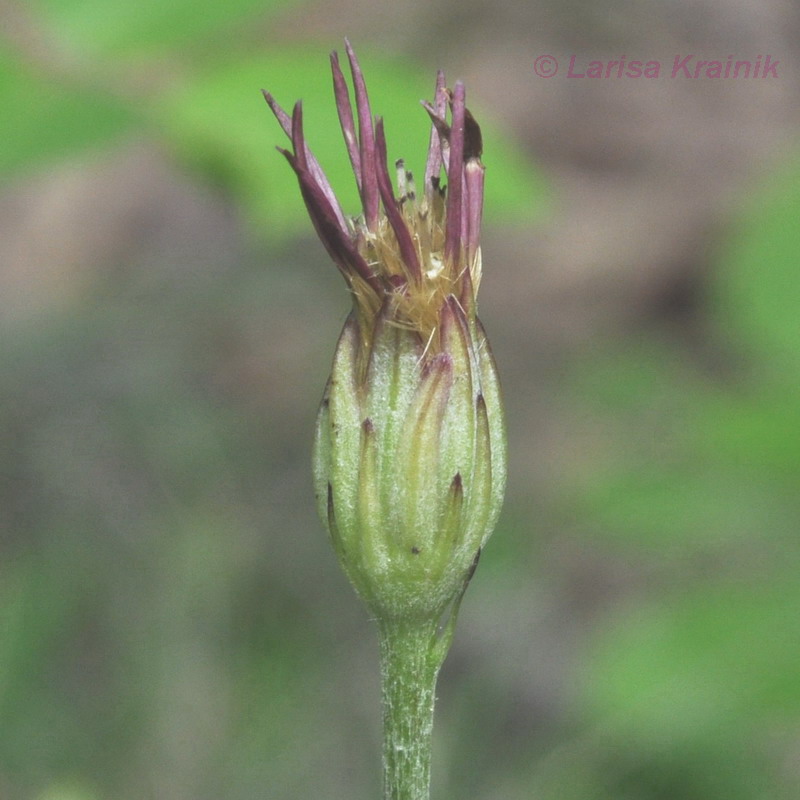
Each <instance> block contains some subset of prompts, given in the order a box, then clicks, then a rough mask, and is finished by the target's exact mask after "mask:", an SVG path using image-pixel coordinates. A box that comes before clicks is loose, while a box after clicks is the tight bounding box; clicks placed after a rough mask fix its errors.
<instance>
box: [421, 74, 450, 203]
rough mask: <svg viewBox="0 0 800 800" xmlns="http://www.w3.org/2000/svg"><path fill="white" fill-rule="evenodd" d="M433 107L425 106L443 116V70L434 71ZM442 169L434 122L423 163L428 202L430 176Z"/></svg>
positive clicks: (444, 95) (445, 100) (437, 115)
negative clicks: (426, 155) (426, 158)
mask: <svg viewBox="0 0 800 800" xmlns="http://www.w3.org/2000/svg"><path fill="white" fill-rule="evenodd" d="M433 103H434V105H433V107H431V106H429V105H428V106H427V108H429V109H430V110H429V111H428V113H432V116H434V117H444V113H445V111H446V109H447V92H446V91H445V79H444V72H442V70H439V71H438V72H437V73H436V88H435V89H434V91H433ZM441 171H442V145H441V134H440V133H439V131H438V129H437V127H436V123H435V122H434V124H433V125H432V126H431V137H430V143H429V144H428V160H427V162H426V164H425V184H424V185H425V196H426V197H427V198H428V202H429V203H430V199H431V196H432V195H433V184H432V183H431V178H438V177H439V173H440V172H441Z"/></svg>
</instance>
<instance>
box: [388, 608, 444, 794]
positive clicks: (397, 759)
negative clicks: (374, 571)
mask: <svg viewBox="0 0 800 800" xmlns="http://www.w3.org/2000/svg"><path fill="white" fill-rule="evenodd" d="M436 629H437V623H436V621H435V620H426V619H422V620H420V619H392V620H382V621H379V631H380V646H381V684H382V701H383V797H384V800H429V798H430V776H431V734H432V731H433V706H434V700H435V689H436V677H437V675H438V674H439V668H440V667H441V665H442V662H443V661H444V652H442V651H443V649H444V648H442V647H441V646H440V644H441V643H439V642H438V641H437V636H436Z"/></svg>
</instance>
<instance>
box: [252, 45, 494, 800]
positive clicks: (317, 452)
mask: <svg viewBox="0 0 800 800" xmlns="http://www.w3.org/2000/svg"><path fill="white" fill-rule="evenodd" d="M346 49H347V59H348V62H349V66H350V73H351V78H352V84H353V89H354V94H355V111H354V108H353V105H352V104H351V101H350V91H349V89H348V85H347V81H346V79H345V76H344V73H343V72H342V69H341V66H340V63H339V58H338V55H337V54H336V53H333V54H332V55H331V69H332V73H333V87H334V95H335V98H336V107H337V111H338V115H339V122H340V124H341V128H342V132H343V134H344V140H345V146H346V148H347V153H348V156H349V159H350V163H351V165H352V168H353V175H354V177H355V181H356V185H357V187H358V192H359V196H360V198H361V205H362V210H361V213H360V214H359V215H358V216H355V217H350V216H347V215H345V214H344V212H343V211H342V209H341V206H340V205H339V202H338V200H337V198H336V195H335V193H334V192H333V189H332V188H331V186H330V183H329V182H328V180H327V178H326V177H325V174H324V172H323V170H322V168H321V166H320V165H319V163H318V162H317V160H316V158H315V157H314V155H313V153H312V152H311V150H310V149H309V147H308V145H307V143H306V139H305V132H304V129H303V113H302V106H301V104H300V103H299V102H298V103H297V104H296V105H295V107H294V109H293V112H292V114H291V116H290V115H289V114H287V113H286V112H285V111H284V110H283V109H282V108H281V107H280V106H279V105H278V104H277V103H276V102H275V100H274V98H273V97H272V96H271V95H270V94H268V93H265V98H266V100H267V103H268V104H269V106H270V108H271V109H272V111H273V113H274V114H275V116H276V118H277V119H278V122H279V123H280V125H281V127H282V128H283V130H284V132H285V133H286V135H287V136H288V138H289V139H290V141H291V143H292V150H291V151H289V150H284V149H281V148H278V149H279V150H280V152H282V153H283V155H284V156H285V157H286V159H287V161H288V162H289V164H290V166H291V167H292V169H293V170H294V171H295V174H296V175H297V178H298V183H299V186H300V193H301V195H302V197H303V200H304V202H305V205H306V208H307V209H308V213H309V217H310V218H311V222H312V224H313V225H314V228H315V229H316V231H317V234H318V235H319V237H320V239H321V241H322V243H323V245H324V246H325V248H326V250H327V251H328V254H329V255H330V257H331V259H332V260H333V261H334V263H335V264H336V266H337V267H338V268H339V271H340V272H341V273H342V275H343V277H344V279H345V282H346V284H347V286H348V289H349V291H350V294H351V298H352V311H351V313H350V316H349V317H348V319H347V321H346V322H345V325H344V329H343V330H342V334H341V336H340V338H339V343H338V345H337V347H336V352H335V355H334V360H333V366H332V369H331V375H330V378H329V379H328V384H327V386H326V388H325V393H324V395H323V399H322V404H321V406H320V410H319V415H318V418H317V428H316V437H315V444H314V459H313V461H314V484H315V493H316V498H317V507H318V510H319V514H320V517H321V518H322V520H323V522H324V524H325V526H326V528H327V530H328V533H329V535H330V539H331V543H332V544H333V547H334V550H335V552H336V554H337V556H338V558H339V561H340V562H341V564H342V567H343V569H344V571H345V572H346V574H347V576H348V577H349V579H350V581H351V582H352V584H353V586H354V587H355V589H356V591H357V592H358V594H359V595H360V596H361V598H362V599H363V600H364V602H365V603H366V604H367V606H368V607H369V609H370V610H371V612H372V614H373V615H374V617H375V619H376V621H377V623H378V630H379V636H380V644H381V673H382V685H383V690H382V697H383V709H384V712H383V720H384V750H383V758H384V798H385V800H427V798H428V797H429V788H428V787H429V783H430V744H431V731H432V726H433V707H434V690H435V684H436V676H437V674H438V672H439V668H440V667H441V664H442V662H443V661H444V658H445V656H446V654H447V650H448V648H449V645H450V641H451V639H452V634H453V628H454V626H455V620H456V616H457V612H458V607H459V605H460V602H461V598H462V596H463V593H464V591H465V589H466V587H467V584H468V583H469V580H470V578H471V577H472V574H473V572H474V570H475V567H476V565H477V562H478V558H479V557H480V553H481V550H482V548H483V546H484V545H485V543H486V540H487V539H488V538H489V536H490V534H491V532H492V530H493V528H494V525H495V522H496V520H497V516H498V514H499V511H500V506H501V504H502V499H503V493H504V488H505V475H506V443H505V431H504V421H503V408H502V402H501V398H500V390H499V384H498V380H497V371H496V368H495V364H494V359H493V357H492V353H491V349H490V347H489V343H488V340H487V338H486V334H485V332H484V330H483V327H482V325H481V323H480V320H479V319H478V316H477V303H476V298H477V292H478V288H479V286H480V281H481V272H482V263H481V249H480V229H481V216H482V209H483V181H484V167H483V164H482V163H481V161H480V156H481V148H482V143H481V133H480V128H479V126H478V124H477V123H476V122H475V120H474V119H473V117H472V115H471V114H470V112H469V110H468V109H467V106H466V97H465V89H464V85H463V84H462V83H461V82H457V83H456V84H455V85H454V87H453V89H452V90H450V89H448V88H447V86H446V82H445V77H444V74H443V73H442V72H439V73H438V75H437V77H436V84H435V88H434V99H433V102H432V103H423V106H424V108H425V110H426V111H427V112H428V114H429V116H430V118H431V122H432V127H431V136H430V141H429V147H428V155H427V159H426V163H425V171H424V178H423V186H422V191H421V192H419V193H418V192H417V188H416V184H415V181H414V177H413V175H412V173H411V172H409V171H408V170H407V169H406V167H405V163H404V162H403V161H402V160H398V161H396V162H395V164H394V167H395V172H396V186H397V192H398V195H399V196H396V195H395V189H394V188H393V186H392V180H391V177H390V174H389V161H388V155H387V147H386V136H385V131H384V126H383V120H382V119H381V118H380V117H375V118H373V116H372V111H371V108H370V103H369V97H368V95H367V89H366V84H365V81H364V77H363V74H362V71H361V67H360V65H359V62H358V60H357V58H356V56H355V53H354V52H353V50H352V48H351V47H350V44H349V42H346ZM448 110H449V114H448V113H447V112H448ZM443 173H444V176H445V181H443V180H442V177H443ZM443 619H446V622H445V623H444V625H443V627H442V621H443Z"/></svg>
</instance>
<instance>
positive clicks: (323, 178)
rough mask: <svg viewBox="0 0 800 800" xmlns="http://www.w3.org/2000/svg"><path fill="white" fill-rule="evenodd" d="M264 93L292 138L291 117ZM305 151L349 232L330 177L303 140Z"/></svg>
mask: <svg viewBox="0 0 800 800" xmlns="http://www.w3.org/2000/svg"><path fill="white" fill-rule="evenodd" d="M262 94H263V95H264V99H265V100H266V101H267V105H268V106H269V107H270V109H271V111H272V113H273V114H274V115H275V118H276V119H277V120H278V123H279V124H280V126H281V128H283V132H284V133H285V134H286V135H287V136H288V137H289V139H290V140H292V139H293V137H292V120H291V118H290V117H289V115H288V114H287V113H286V112H285V111H284V110H283V109H282V108H281V107H280V106H279V105H278V103H277V102H276V100H275V98H274V97H273V96H272V95H271V94H270V93H269V92H266V91H264V90H263V89H262ZM303 153H304V156H305V158H306V160H307V161H308V168H309V171H310V172H311V174H312V175H313V176H314V180H315V181H316V182H317V183H318V184H319V186H320V188H321V189H322V191H323V193H324V194H325V196H326V197H327V198H328V202H329V203H330V205H331V208H333V212H334V214H335V215H336V220H337V222H338V223H339V226H340V227H341V229H342V231H344V232H345V233H347V230H348V228H347V223H346V222H345V219H344V212H343V211H342V207H341V206H340V205H339V201H338V199H337V198H336V193H335V192H334V191H333V188H332V187H331V184H330V182H329V181H328V178H327V177H326V175H325V173H324V172H323V170H322V167H321V166H320V165H319V161H317V159H316V158H315V157H314V154H313V153H312V152H311V150H310V149H309V147H308V145H307V144H306V143H305V140H304V141H303Z"/></svg>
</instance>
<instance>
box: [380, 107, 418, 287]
mask: <svg viewBox="0 0 800 800" xmlns="http://www.w3.org/2000/svg"><path fill="white" fill-rule="evenodd" d="M375 139H376V145H375V147H376V154H377V160H376V166H377V179H378V189H379V190H380V193H381V199H382V200H383V207H384V208H385V209H386V216H387V217H388V218H389V224H390V225H391V226H392V230H393V231H394V235H395V237H397V245H398V247H399V248H400V255H401V256H402V258H403V261H404V262H405V265H406V267H408V271H409V272H410V273H411V275H412V276H413V278H414V279H415V280H417V281H420V280H422V270H421V269H420V266H419V259H418V258H417V248H416V247H415V245H414V240H413V239H412V238H411V233H410V232H409V230H408V226H407V225H406V221H405V219H404V218H403V215H402V214H401V213H400V209H399V208H398V207H397V201H396V200H395V198H394V194H393V192H392V184H391V181H390V180H389V167H388V165H387V163H386V136H385V134H384V132H383V120H382V119H381V118H380V117H378V120H377V122H376V125H375Z"/></svg>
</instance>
